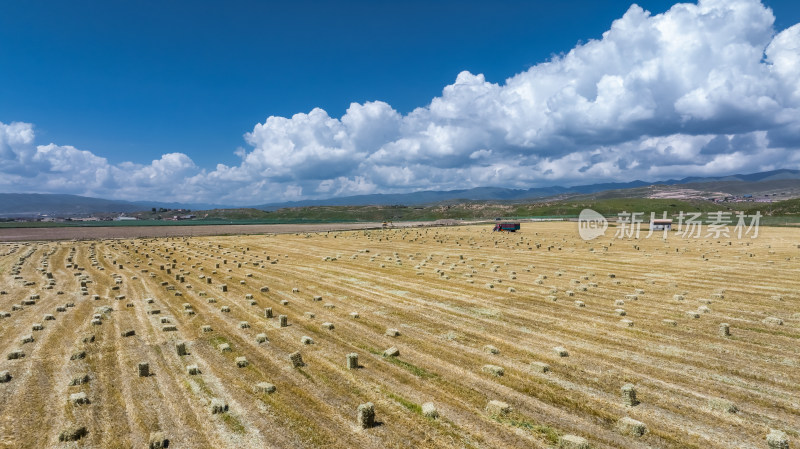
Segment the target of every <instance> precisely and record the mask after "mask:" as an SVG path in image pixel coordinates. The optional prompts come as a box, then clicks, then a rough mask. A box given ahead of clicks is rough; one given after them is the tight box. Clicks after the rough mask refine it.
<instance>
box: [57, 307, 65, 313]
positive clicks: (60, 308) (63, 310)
mask: <svg viewBox="0 0 800 449" xmlns="http://www.w3.org/2000/svg"><path fill="white" fill-rule="evenodd" d="M66 311H67V308H66V307H65V306H58V307H56V312H66Z"/></svg>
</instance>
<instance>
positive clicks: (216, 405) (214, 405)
mask: <svg viewBox="0 0 800 449" xmlns="http://www.w3.org/2000/svg"><path fill="white" fill-rule="evenodd" d="M209 408H210V409H211V414H212V415H216V414H218V413H225V412H227V411H228V403H227V402H225V401H223V400H222V399H219V398H214V399H212V400H211V405H210V406H209Z"/></svg>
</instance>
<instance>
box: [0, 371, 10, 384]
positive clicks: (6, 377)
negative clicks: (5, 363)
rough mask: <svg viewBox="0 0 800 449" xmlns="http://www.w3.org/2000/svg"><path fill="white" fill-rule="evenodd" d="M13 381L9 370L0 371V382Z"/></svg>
mask: <svg viewBox="0 0 800 449" xmlns="http://www.w3.org/2000/svg"><path fill="white" fill-rule="evenodd" d="M6 382H11V373H9V372H8V371H0V384H4V383H6Z"/></svg>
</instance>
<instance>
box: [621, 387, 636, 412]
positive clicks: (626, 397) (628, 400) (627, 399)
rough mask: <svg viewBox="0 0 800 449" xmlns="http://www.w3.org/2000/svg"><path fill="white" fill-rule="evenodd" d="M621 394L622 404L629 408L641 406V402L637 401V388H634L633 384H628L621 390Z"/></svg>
mask: <svg viewBox="0 0 800 449" xmlns="http://www.w3.org/2000/svg"><path fill="white" fill-rule="evenodd" d="M620 392H621V393H622V402H623V403H624V404H625V405H628V406H631V407H633V406H636V405H638V404H639V401H638V400H637V399H636V387H634V386H633V384H631V383H627V384H625V385H623V386H622V388H620Z"/></svg>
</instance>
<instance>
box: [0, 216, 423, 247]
mask: <svg viewBox="0 0 800 449" xmlns="http://www.w3.org/2000/svg"><path fill="white" fill-rule="evenodd" d="M431 224H432V222H427V221H425V222H422V221H420V222H402V223H397V224H396V225H394V226H395V227H397V228H402V227H419V226H429V225H431ZM380 228H381V223H368V222H365V223H314V224H305V223H300V224H253V225H236V224H231V225H188V226H180V225H165V226H71V227H32V228H27V227H21V228H0V242H23V241H38V240H92V239H125V238H146V237H164V238H166V237H186V236H192V237H199V236H209V235H248V234H291V233H296V232H329V231H346V230H354V229H380Z"/></svg>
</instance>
